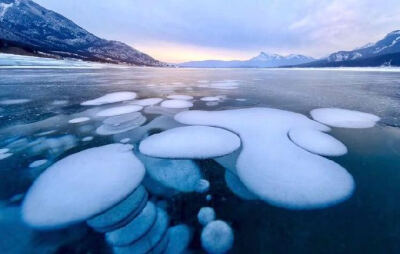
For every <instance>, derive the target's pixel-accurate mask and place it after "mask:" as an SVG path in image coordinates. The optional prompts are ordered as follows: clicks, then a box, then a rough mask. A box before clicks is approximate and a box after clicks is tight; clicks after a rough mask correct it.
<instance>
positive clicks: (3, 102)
mask: <svg viewBox="0 0 400 254" xmlns="http://www.w3.org/2000/svg"><path fill="white" fill-rule="evenodd" d="M30 101H31V100H29V99H5V100H1V101H0V105H18V104H25V103H28V102H30Z"/></svg>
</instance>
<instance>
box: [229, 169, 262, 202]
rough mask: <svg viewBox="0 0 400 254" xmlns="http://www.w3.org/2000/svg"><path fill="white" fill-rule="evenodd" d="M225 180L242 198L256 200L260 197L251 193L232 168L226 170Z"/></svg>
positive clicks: (234, 192)
mask: <svg viewBox="0 0 400 254" xmlns="http://www.w3.org/2000/svg"><path fill="white" fill-rule="evenodd" d="M225 182H226V185H227V186H228V188H229V189H230V190H231V191H232V192H233V194H235V195H236V196H238V197H239V198H241V199H245V200H256V199H258V198H257V196H256V195H254V194H253V193H251V192H250V191H249V190H248V189H247V188H246V186H244V184H243V183H242V182H241V181H240V179H239V177H237V176H236V175H235V173H233V172H231V171H230V170H226V171H225Z"/></svg>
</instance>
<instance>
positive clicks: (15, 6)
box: [0, 0, 166, 66]
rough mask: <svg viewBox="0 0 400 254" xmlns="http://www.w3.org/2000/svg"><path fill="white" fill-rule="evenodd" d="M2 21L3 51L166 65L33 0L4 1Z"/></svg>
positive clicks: (0, 13)
mask: <svg viewBox="0 0 400 254" xmlns="http://www.w3.org/2000/svg"><path fill="white" fill-rule="evenodd" d="M0 21H1V26H0V52H2V51H4V52H9V53H13V52H12V50H14V51H17V49H18V52H26V54H34V55H41V54H42V53H45V54H50V55H53V56H55V57H68V58H78V59H83V60H86V61H99V62H109V63H125V64H134V65H148V66H165V65H166V64H164V63H161V62H159V61H157V60H155V59H153V58H152V57H150V56H148V55H146V54H144V53H142V52H140V51H138V50H136V49H134V48H132V47H130V46H128V45H126V44H124V43H122V42H116V41H109V40H105V39H101V38H99V37H97V36H95V35H93V34H91V33H90V32H88V31H86V30H85V29H83V28H81V27H80V26H78V25H77V24H75V23H74V22H72V21H71V20H69V19H67V18H65V17H64V16H62V15H60V14H58V13H56V12H54V11H51V10H47V9H45V8H43V7H42V6H40V5H39V4H37V3H35V2H33V1H31V0H0ZM10 51H11V52H10Z"/></svg>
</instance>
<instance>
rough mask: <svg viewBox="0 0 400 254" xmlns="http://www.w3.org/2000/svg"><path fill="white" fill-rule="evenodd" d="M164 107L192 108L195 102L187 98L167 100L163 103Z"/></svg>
mask: <svg viewBox="0 0 400 254" xmlns="http://www.w3.org/2000/svg"><path fill="white" fill-rule="evenodd" d="M161 107H164V108H191V107H193V103H191V102H190V101H186V100H166V101H163V102H162V103H161Z"/></svg>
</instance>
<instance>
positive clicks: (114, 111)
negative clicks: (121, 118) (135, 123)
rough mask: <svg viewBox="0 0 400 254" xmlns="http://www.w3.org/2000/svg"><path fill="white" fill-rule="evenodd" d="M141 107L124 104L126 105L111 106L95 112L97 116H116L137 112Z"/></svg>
mask: <svg viewBox="0 0 400 254" xmlns="http://www.w3.org/2000/svg"><path fill="white" fill-rule="evenodd" d="M142 109H143V107H142V106H139V105H126V106H118V107H112V108H108V109H104V110H102V111H99V112H97V114H96V115H97V116H101V117H106V116H118V115H123V114H128V113H132V112H137V111H140V110H142Z"/></svg>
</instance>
